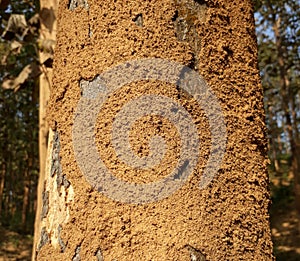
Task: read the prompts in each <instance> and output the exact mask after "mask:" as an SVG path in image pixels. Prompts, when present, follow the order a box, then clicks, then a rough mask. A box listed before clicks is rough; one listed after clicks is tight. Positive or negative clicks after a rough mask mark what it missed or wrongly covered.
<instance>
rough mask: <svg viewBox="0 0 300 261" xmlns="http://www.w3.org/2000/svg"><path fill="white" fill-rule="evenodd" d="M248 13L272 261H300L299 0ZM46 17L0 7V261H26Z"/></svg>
mask: <svg viewBox="0 0 300 261" xmlns="http://www.w3.org/2000/svg"><path fill="white" fill-rule="evenodd" d="M253 6H254V10H255V21H256V33H257V41H258V50H259V69H260V74H261V79H262V86H263V92H264V104H265V112H266V124H267V127H268V145H269V158H270V165H269V177H270V191H271V197H272V205H271V207H270V214H271V230H272V239H273V242H274V254H275V256H276V258H277V260H287V261H289V260H291V261H292V260H300V232H299V231H300V134H299V132H300V59H299V58H300V57H299V53H300V1H299V0H285V1H282V0H262V1H259V0H256V1H253ZM49 12H51V10H49V9H47V8H40V2H39V1H38V0H23V1H22V0H0V36H1V37H0V127H1V128H0V130H1V131H0V261H1V260H17V259H18V260H30V257H31V244H32V240H33V236H32V235H33V228H34V218H35V211H36V205H37V200H36V197H37V184H38V176H39V149H38V148H39V144H38V137H39V76H40V74H41V73H43V72H45V71H47V68H51V67H52V62H53V48H54V45H55V42H54V41H53V40H51V39H41V37H40V35H41V30H40V28H41V23H42V21H43V17H45V16H47V15H49ZM44 26H45V24H44ZM41 53H43V59H42V60H41V55H40V54H41ZM297 202H298V204H297Z"/></svg>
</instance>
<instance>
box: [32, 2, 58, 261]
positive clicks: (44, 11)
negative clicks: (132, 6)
mask: <svg viewBox="0 0 300 261" xmlns="http://www.w3.org/2000/svg"><path fill="white" fill-rule="evenodd" d="M58 2H59V0H40V9H41V15H40V19H41V28H40V42H43V41H51V40H52V41H55V40H56V28H57V22H56V20H57V19H56V18H57V8H58ZM49 51H50V52H51V50H47V51H46V50H41V51H40V53H39V58H40V62H41V63H44V62H45V61H46V60H47V59H48V58H49V57H51V56H52V54H49ZM42 68H43V73H42V74H41V75H40V79H39V163H40V170H39V182H38V188H37V210H36V218H35V225H34V227H35V228H34V230H35V232H34V242H37V241H38V235H40V221H41V209H42V197H41V195H42V193H43V190H44V182H45V178H46V174H45V171H46V158H47V150H48V136H49V126H48V123H47V120H46V109H47V104H48V101H49V97H50V90H51V86H52V77H53V75H52V74H53V70H52V67H48V66H46V65H43V67H42ZM34 248H35V246H34ZM32 253H33V255H32V259H33V260H34V259H35V251H33V252H32Z"/></svg>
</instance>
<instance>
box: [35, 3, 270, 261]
mask: <svg viewBox="0 0 300 261" xmlns="http://www.w3.org/2000/svg"><path fill="white" fill-rule="evenodd" d="M251 2H252V1H250V0H248V1H244V0H243V1H242V0H233V1H225V0H223V1H222V0H215V1H192V0H176V1H171V0H163V1H123V0H120V1H92V0H84V1H67V0H64V1H61V2H60V8H59V12H58V25H59V28H58V35H57V46H56V54H55V62H54V81H53V83H54V87H53V92H52V94H51V99H50V106H49V114H48V119H49V123H50V127H51V132H50V139H51V142H50V143H49V149H48V161H47V167H46V178H45V186H44V190H43V193H42V197H41V198H42V207H41V209H40V211H41V213H42V214H41V216H42V221H41V222H40V224H39V237H38V238H37V239H36V242H35V249H34V250H35V251H36V254H37V255H36V258H37V260H50V259H51V260H74V261H75V260H105V261H106V260H118V261H120V260H124V261H125V260H126V261H128V260H273V257H272V243H271V238H270V228H269V216H268V206H269V203H270V202H269V192H268V177H267V169H266V167H267V164H268V160H267V157H266V153H267V152H266V148H267V143H266V135H265V131H266V130H265V124H264V111H263V99H262V98H263V97H262V89H261V85H260V79H259V72H258V68H257V45H256V37H255V34H254V19H253V10H252V6H251ZM185 66H189V67H190V68H191V69H193V70H196V71H197V73H196V72H195V71H193V70H191V69H188V68H187V67H185ZM200 75H201V76H200ZM40 196H41V195H40Z"/></svg>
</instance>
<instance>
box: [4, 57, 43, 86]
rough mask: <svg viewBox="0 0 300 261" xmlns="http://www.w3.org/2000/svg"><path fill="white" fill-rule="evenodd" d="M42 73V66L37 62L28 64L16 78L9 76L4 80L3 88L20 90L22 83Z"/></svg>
mask: <svg viewBox="0 0 300 261" xmlns="http://www.w3.org/2000/svg"><path fill="white" fill-rule="evenodd" d="M40 74H41V70H40V66H39V65H37V64H36V63H31V64H28V65H26V66H25V67H24V68H23V70H22V71H21V72H20V73H19V75H18V76H17V77H16V78H7V79H4V80H3V82H2V88H3V89H14V91H17V90H19V88H20V87H21V85H22V84H23V83H25V82H26V81H27V80H29V79H34V78H36V77H37V76H39V75H40Z"/></svg>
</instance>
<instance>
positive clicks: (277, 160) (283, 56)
mask: <svg viewBox="0 0 300 261" xmlns="http://www.w3.org/2000/svg"><path fill="white" fill-rule="evenodd" d="M299 10H300V3H299V1H271V0H266V1H261V7H260V8H259V9H258V10H257V34H258V43H259V61H260V68H261V76H262V83H263V87H264V94H265V95H264V97H265V108H266V112H267V123H268V127H269V141H270V142H269V143H270V148H271V149H270V159H271V163H272V165H271V166H272V169H273V172H272V173H273V174H274V175H275V176H279V177H280V180H281V182H282V181H284V180H287V179H289V178H288V177H289V176H290V177H292V178H293V184H294V193H295V197H296V198H295V202H296V204H297V208H298V211H300V205H298V203H299V202H300V187H299V179H300V165H299V160H300V158H299V155H300V151H299V148H300V147H299V102H300V100H299V83H300V82H299V68H300V59H299V58H300V57H299V51H300V47H299V41H300V27H299V17H300V11H299Z"/></svg>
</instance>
